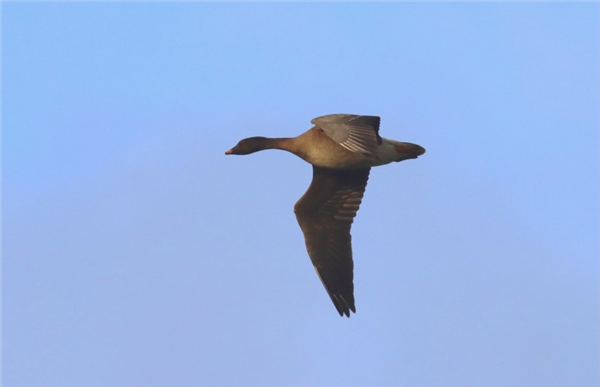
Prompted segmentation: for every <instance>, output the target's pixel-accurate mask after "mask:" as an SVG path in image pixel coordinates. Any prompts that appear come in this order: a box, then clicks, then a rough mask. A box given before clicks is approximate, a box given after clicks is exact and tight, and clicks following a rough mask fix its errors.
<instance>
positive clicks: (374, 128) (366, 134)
mask: <svg viewBox="0 0 600 387" xmlns="http://www.w3.org/2000/svg"><path fill="white" fill-rule="evenodd" d="M380 120H381V119H380V118H379V117H377V116H357V115H355V114H330V115H327V116H321V117H317V118H314V119H313V120H312V121H311V123H312V124H314V125H316V126H318V127H319V128H321V129H323V131H324V132H325V134H327V136H329V137H330V138H331V139H332V140H333V141H335V142H337V143H338V144H340V145H341V146H343V147H344V148H346V149H348V150H349V151H352V152H359V153H362V154H365V155H367V156H370V157H375V154H376V151H377V146H379V145H380V144H381V137H379V122H380Z"/></svg>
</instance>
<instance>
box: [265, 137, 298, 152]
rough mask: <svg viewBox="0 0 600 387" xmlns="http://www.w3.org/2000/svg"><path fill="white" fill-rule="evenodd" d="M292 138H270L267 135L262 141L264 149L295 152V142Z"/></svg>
mask: <svg viewBox="0 0 600 387" xmlns="http://www.w3.org/2000/svg"><path fill="white" fill-rule="evenodd" d="M292 140H293V139H292V138H288V137H279V138H269V137H265V138H264V139H263V141H261V148H263V149H281V150H284V151H288V152H292V153H293V152H294V148H295V147H294V142H293V141H292Z"/></svg>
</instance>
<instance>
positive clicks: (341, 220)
mask: <svg viewBox="0 0 600 387" xmlns="http://www.w3.org/2000/svg"><path fill="white" fill-rule="evenodd" d="M379 122H380V118H379V117H376V116H361V115H353V114H330V115H326V116H321V117H317V118H315V119H313V120H312V123H313V124H314V125H315V126H314V127H312V128H311V129H309V130H308V131H306V132H304V133H302V134H301V135H299V136H297V137H293V138H266V137H250V138H246V139H243V140H241V141H240V142H239V143H238V144H237V145H236V146H235V147H233V148H232V149H230V150H228V151H227V152H225V154H237V155H246V154H251V153H254V152H257V151H261V150H265V149H281V150H285V151H288V152H291V153H293V154H295V155H297V156H298V157H300V158H302V159H303V160H305V161H306V162H308V163H310V164H312V166H313V180H312V182H311V184H310V186H309V188H308V190H307V191H306V193H305V194H304V195H303V196H302V197H301V198H300V200H298V202H297V203H296V205H295V206H294V212H295V214H296V218H297V220H298V224H299V225H300V228H301V229H302V232H303V233H304V238H305V242H306V249H307V251H308V255H309V257H310V259H311V261H312V263H313V265H314V267H315V269H316V271H317V275H318V276H319V278H320V279H321V282H322V283H323V285H324V286H325V289H326V290H327V293H328V294H329V297H330V298H331V300H332V301H333V303H334V305H335V307H336V309H337V311H338V312H339V314H340V315H342V316H343V315H346V316H348V317H350V311H353V312H356V308H355V305H354V284H353V267H354V264H353V260H352V245H351V236H350V228H351V225H352V222H353V220H354V217H355V216H356V212H357V211H358V209H359V207H360V203H361V201H362V197H363V194H364V191H365V188H366V186H367V180H368V178H369V172H370V169H371V167H374V166H379V165H384V164H389V163H391V162H399V161H402V160H407V159H413V158H417V157H418V156H420V155H422V154H423V153H425V149H424V148H422V147H421V146H419V145H416V144H412V143H407V142H400V141H395V140H389V139H386V138H383V137H380V136H379Z"/></svg>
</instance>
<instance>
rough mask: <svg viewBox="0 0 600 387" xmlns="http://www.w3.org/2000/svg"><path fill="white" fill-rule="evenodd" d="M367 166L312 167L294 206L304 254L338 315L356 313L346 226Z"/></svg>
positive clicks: (361, 189) (361, 191)
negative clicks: (304, 190) (311, 174)
mask: <svg viewBox="0 0 600 387" xmlns="http://www.w3.org/2000/svg"><path fill="white" fill-rule="evenodd" d="M369 171H370V168H361V169H353V170H335V169H327V168H321V167H316V166H313V180H312V182H311V184H310V187H308V190H307V191H306V193H305V194H304V196H302V198H300V200H298V202H297V203H296V205H295V206H294V212H295V213H296V218H297V219H298V224H299V225H300V228H301V229H302V232H303V233H304V239H305V242H306V249H307V251H308V255H309V256H310V259H311V261H312V263H313V265H314V267H315V270H316V271H317V275H318V276H319V279H320V280H321V282H322V283H323V286H324V287H325V290H327V294H329V297H330V298H331V301H333V304H334V305H335V307H336V309H337V311H338V312H339V314H340V315H341V316H343V315H346V316H348V317H350V311H352V312H355V313H356V308H355V305H354V283H353V276H354V274H353V272H354V263H353V261H352V237H351V236H350V228H351V226H352V222H353V221H354V217H355V216H356V213H357V211H358V209H359V207H360V204H361V201H362V197H363V195H364V192H365V188H366V186H367V180H368V178H369Z"/></svg>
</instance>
